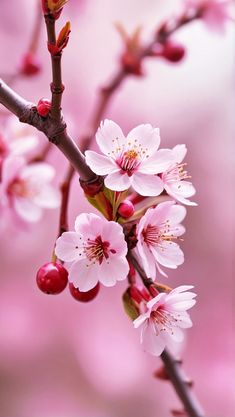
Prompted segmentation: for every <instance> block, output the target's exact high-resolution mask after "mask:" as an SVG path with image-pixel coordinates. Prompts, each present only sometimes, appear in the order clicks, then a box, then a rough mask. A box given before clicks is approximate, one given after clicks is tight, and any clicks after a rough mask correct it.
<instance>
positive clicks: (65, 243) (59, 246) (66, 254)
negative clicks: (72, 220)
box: [55, 232, 85, 262]
mask: <svg viewBox="0 0 235 417" xmlns="http://www.w3.org/2000/svg"><path fill="white" fill-rule="evenodd" d="M82 243H83V240H82V236H81V235H79V234H78V233H76V232H64V233H63V234H62V235H61V236H60V237H59V238H58V239H57V241H56V246H55V254H56V256H57V257H58V258H59V259H61V261H64V262H73V261H77V260H79V259H83V258H84V257H85V254H84V252H83V247H82Z"/></svg>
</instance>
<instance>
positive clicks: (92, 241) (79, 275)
mask: <svg viewBox="0 0 235 417" xmlns="http://www.w3.org/2000/svg"><path fill="white" fill-rule="evenodd" d="M55 253H56V256H57V257H58V258H59V259H61V260H62V261H65V262H68V263H69V268H68V269H69V281H70V282H72V283H73V285H74V286H75V287H76V288H78V289H79V290H80V291H83V292H86V291H89V290H91V289H92V288H94V287H95V286H96V285H97V283H98V281H99V282H101V283H102V284H103V285H104V286H106V287H112V286H114V285H115V284H116V281H122V280H124V279H125V278H126V277H127V274H128V272H129V265H128V262H127V259H126V254H127V244H126V242H125V239H124V234H123V230H122V227H121V226H120V225H119V224H118V223H115V222H113V221H110V222H109V221H108V220H106V219H103V218H100V217H98V216H97V215H95V214H92V213H88V214H86V213H82V214H80V215H79V216H78V217H77V218H76V221H75V232H65V233H63V234H62V235H61V237H59V238H58V239H57V242H56V247H55Z"/></svg>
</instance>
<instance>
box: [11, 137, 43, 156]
mask: <svg viewBox="0 0 235 417" xmlns="http://www.w3.org/2000/svg"><path fill="white" fill-rule="evenodd" d="M38 143H39V141H38V138H37V137H36V136H33V135H32V136H26V137H24V138H19V139H15V140H13V141H12V142H11V143H10V150H11V154H12V155H16V156H17V155H23V154H26V153H28V152H30V151H32V150H33V149H35V148H36V147H37V145H38Z"/></svg>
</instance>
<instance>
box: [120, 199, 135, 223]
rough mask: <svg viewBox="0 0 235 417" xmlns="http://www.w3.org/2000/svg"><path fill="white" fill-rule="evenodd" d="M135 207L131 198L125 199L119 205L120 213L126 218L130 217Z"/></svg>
mask: <svg viewBox="0 0 235 417" xmlns="http://www.w3.org/2000/svg"><path fill="white" fill-rule="evenodd" d="M134 212H135V208H134V206H133V204H132V202H131V201H130V200H124V201H123V202H122V203H121V204H120V206H119V207H118V214H120V216H122V217H124V219H129V217H131V216H133V214H134Z"/></svg>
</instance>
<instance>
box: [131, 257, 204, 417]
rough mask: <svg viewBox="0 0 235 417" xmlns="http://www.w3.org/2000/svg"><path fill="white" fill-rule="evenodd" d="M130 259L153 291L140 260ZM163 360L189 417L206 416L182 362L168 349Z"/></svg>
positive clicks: (162, 356) (150, 281)
mask: <svg viewBox="0 0 235 417" xmlns="http://www.w3.org/2000/svg"><path fill="white" fill-rule="evenodd" d="M128 257H129V259H130V260H131V262H132V264H133V266H134V267H135V269H136V270H137V272H138V274H139V276H140V278H141V279H142V281H143V284H144V285H145V286H146V287H147V288H148V289H149V290H151V287H152V286H153V285H155V283H154V281H153V280H152V279H151V278H147V276H146V274H145V272H144V270H143V268H142V267H141V266H140V264H139V262H138V260H137V259H136V257H135V256H134V255H133V254H132V253H130V252H129V254H128ZM150 292H151V291H150ZM161 359H162V361H163V363H164V366H165V369H166V373H167V376H168V378H169V380H170V381H171V383H172V385H173V386H174V388H175V391H176V393H177V395H178V397H179V398H180V400H181V401H182V403H183V405H184V408H185V411H186V412H187V413H188V415H189V417H203V416H204V415H205V414H204V411H203V410H202V408H201V405H200V404H199V402H198V400H197V398H196V397H195V395H194V393H193V391H192V389H191V388H192V382H191V380H189V378H187V377H186V375H185V373H184V372H183V370H182V368H181V361H179V360H178V359H175V358H174V357H173V356H172V355H171V354H170V353H169V352H168V351H167V350H166V349H165V350H164V352H163V353H162V354H161ZM189 381H190V382H189Z"/></svg>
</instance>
